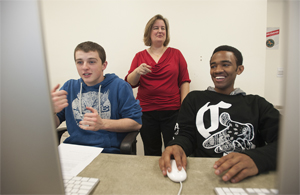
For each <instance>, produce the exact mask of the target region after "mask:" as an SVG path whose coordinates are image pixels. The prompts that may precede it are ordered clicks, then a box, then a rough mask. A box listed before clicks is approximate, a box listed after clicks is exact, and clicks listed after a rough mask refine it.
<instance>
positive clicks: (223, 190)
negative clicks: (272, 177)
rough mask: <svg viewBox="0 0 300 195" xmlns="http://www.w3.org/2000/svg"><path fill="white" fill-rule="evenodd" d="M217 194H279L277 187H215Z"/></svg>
mask: <svg viewBox="0 0 300 195" xmlns="http://www.w3.org/2000/svg"><path fill="white" fill-rule="evenodd" d="M215 192H216V193H217V195H274V194H278V190H277V189H266V188H226V187H218V188H215Z"/></svg>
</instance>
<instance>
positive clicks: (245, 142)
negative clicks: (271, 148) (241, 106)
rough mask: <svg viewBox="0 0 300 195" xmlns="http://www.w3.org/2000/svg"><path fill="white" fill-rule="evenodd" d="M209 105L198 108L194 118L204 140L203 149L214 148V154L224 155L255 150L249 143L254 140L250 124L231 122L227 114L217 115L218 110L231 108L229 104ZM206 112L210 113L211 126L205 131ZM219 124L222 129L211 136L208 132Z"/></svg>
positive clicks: (215, 128)
mask: <svg viewBox="0 0 300 195" xmlns="http://www.w3.org/2000/svg"><path fill="white" fill-rule="evenodd" d="M209 103H210V102H208V103H207V104H205V105H204V106H203V107H202V108H200V109H199V111H198V113H197V116H196V126H197V129H198V131H199V133H200V134H201V135H202V136H203V137H204V138H206V140H205V141H204V142H203V144H202V145H203V147H204V148H207V149H212V148H215V149H214V151H215V152H216V153H223V154H224V155H226V154H228V153H230V152H234V151H235V152H238V151H242V150H245V149H251V148H255V145H254V144H253V143H252V142H251V141H252V140H253V138H254V128H253V125H252V124H250V123H240V122H237V121H233V120H231V118H230V115H229V114H228V113H227V112H223V113H221V114H220V115H219V108H222V109H228V108H230V107H231V104H229V103H225V102H223V101H221V102H219V103H218V104H216V105H209V106H208V104H209ZM207 111H210V119H211V120H210V121H211V125H210V127H209V128H207V129H206V128H205V125H204V120H203V119H204V114H205V113H206V112H207ZM219 122H220V123H221V124H222V125H223V126H224V129H223V130H221V131H218V132H217V133H214V134H211V133H210V132H213V131H215V130H217V129H218V128H219Z"/></svg>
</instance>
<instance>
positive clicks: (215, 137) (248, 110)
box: [159, 45, 280, 183]
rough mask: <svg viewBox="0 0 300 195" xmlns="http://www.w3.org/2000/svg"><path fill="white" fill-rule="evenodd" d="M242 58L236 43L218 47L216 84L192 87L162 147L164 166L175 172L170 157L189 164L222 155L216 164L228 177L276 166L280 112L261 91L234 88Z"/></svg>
mask: <svg viewBox="0 0 300 195" xmlns="http://www.w3.org/2000/svg"><path fill="white" fill-rule="evenodd" d="M242 64H243V57H242V54H241V52H240V51H239V50H237V49H236V48H234V47H231V46H227V45H223V46H220V47H218V48H216V49H215V50H214V52H213V54H212V57H211V60H210V74H211V78H212V80H213V82H214V85H215V87H214V88H213V87H208V88H207V90H205V91H192V92H190V93H189V94H188V95H187V97H186V98H185V100H184V102H183V103H182V105H181V108H180V111H179V115H178V119H177V125H176V131H175V136H174V139H173V140H172V141H170V142H169V143H168V147H167V148H166V149H165V151H164V152H163V154H162V156H161V158H160V160H159V166H160V169H161V170H162V173H163V175H166V173H167V170H168V171H171V166H170V159H171V157H173V158H174V159H175V160H176V164H177V166H178V169H179V170H181V169H182V168H184V169H186V165H187V158H186V157H187V156H190V155H191V154H193V155H194V156H196V157H220V159H218V160H217V161H216V162H215V164H214V165H213V167H214V169H215V174H217V175H221V174H222V173H223V172H225V171H228V172H227V173H225V174H224V175H223V176H222V179H223V180H224V181H231V182H233V183H236V182H239V181H241V180H243V179H244V178H246V177H249V176H253V175H257V174H259V173H261V172H265V171H269V170H275V168H276V157H277V136H278V129H279V115H280V114H279V112H278V110H277V109H275V108H274V107H273V105H272V104H270V103H269V102H267V101H266V100H265V99H264V98H262V97H260V96H258V95H246V93H245V92H243V91H242V90H241V89H239V88H234V81H235V78H236V76H237V75H240V74H241V73H242V72H243V71H244V66H243V65H242Z"/></svg>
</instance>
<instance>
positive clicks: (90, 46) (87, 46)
mask: <svg viewBox="0 0 300 195" xmlns="http://www.w3.org/2000/svg"><path fill="white" fill-rule="evenodd" d="M79 50H80V51H84V52H86V53H87V52H90V51H97V52H98V55H99V58H100V59H101V61H102V64H103V63H104V62H105V61H106V54H105V50H104V49H103V47H102V46H101V45H99V44H98V43H94V42H92V41H86V42H83V43H80V44H78V45H77V47H76V48H75V50H74V60H75V61H76V58H75V53H76V51H79Z"/></svg>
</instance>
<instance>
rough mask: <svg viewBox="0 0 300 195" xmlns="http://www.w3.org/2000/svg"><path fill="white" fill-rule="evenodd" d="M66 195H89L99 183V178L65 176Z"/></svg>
mask: <svg viewBox="0 0 300 195" xmlns="http://www.w3.org/2000/svg"><path fill="white" fill-rule="evenodd" d="M63 179H64V185H65V194H66V195H88V194H90V193H91V192H92V190H93V189H94V188H95V187H96V185H97V184H98V183H99V179H98V178H89V177H79V176H76V177H72V176H64V177H63Z"/></svg>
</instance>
